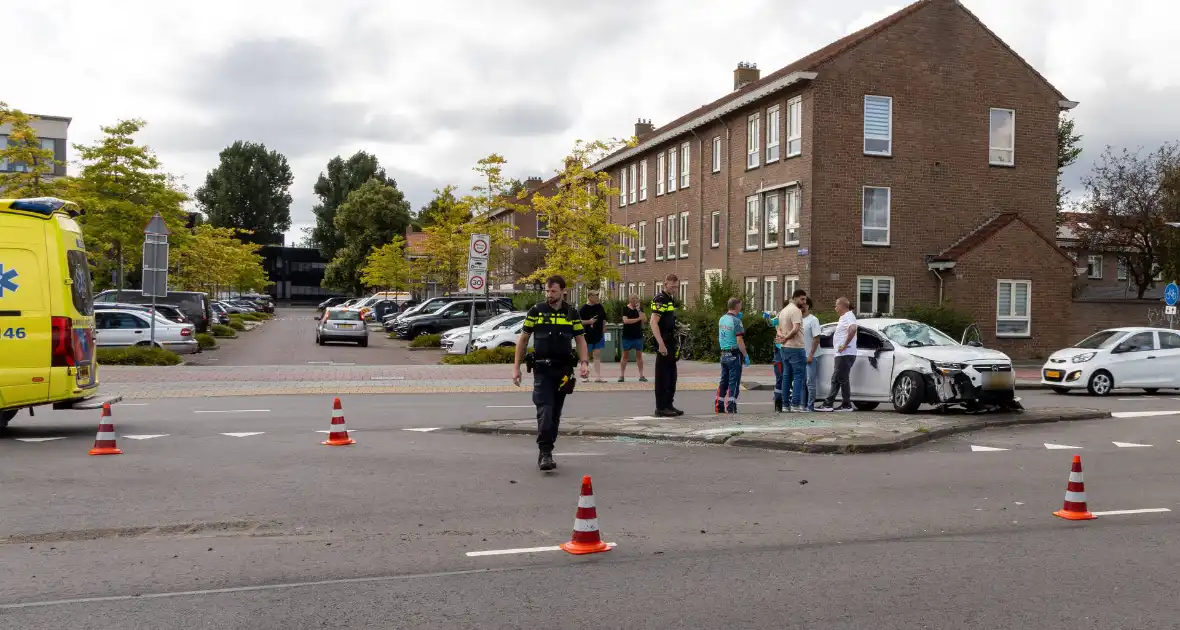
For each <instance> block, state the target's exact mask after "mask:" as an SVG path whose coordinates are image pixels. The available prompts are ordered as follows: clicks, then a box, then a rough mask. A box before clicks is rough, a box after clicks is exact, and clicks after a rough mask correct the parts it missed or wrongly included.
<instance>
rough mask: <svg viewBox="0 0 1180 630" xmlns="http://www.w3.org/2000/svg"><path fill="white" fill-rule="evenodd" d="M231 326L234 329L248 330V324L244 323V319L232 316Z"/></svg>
mask: <svg viewBox="0 0 1180 630" xmlns="http://www.w3.org/2000/svg"><path fill="white" fill-rule="evenodd" d="M229 327H230V328H232V329H234V330H246V325H245V324H243V323H242V320H240V319H233V318H232V317H231V318H230V320H229Z"/></svg>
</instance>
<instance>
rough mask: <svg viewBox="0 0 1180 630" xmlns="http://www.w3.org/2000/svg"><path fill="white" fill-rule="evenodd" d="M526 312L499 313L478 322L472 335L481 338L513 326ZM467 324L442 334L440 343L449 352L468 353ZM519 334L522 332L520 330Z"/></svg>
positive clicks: (520, 320) (521, 320)
mask: <svg viewBox="0 0 1180 630" xmlns="http://www.w3.org/2000/svg"><path fill="white" fill-rule="evenodd" d="M525 315H526V313H525V312H524V311H513V312H511V313H504V314H501V315H497V316H495V317H493V318H491V319H489V320H487V321H485V322H484V323H482V324H476V325H475V330H474V331H473V334H472V336H474V337H475V338H476V339H479V338H480V337H481V336H482V335H484V334H486V333H489V332H492V331H495V330H500V329H502V328H513V327H515V326H516V325H517V324H519V323H521V322H523V321H524V317H525ZM467 331H468V327H467V326H460V327H458V328H452V329H450V330H448V331H446V332H445V333H443V335H442V339H441V340H440V342H439V345H440V346H441V347H442V349H443V350H444V351H446V353H447V354H467V350H468V346H469V345H471V344H470V343H468V341H469V340H468V338H467ZM517 334H520V333H519V332H518V333H517Z"/></svg>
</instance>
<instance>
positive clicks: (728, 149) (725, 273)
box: [710, 116, 744, 279]
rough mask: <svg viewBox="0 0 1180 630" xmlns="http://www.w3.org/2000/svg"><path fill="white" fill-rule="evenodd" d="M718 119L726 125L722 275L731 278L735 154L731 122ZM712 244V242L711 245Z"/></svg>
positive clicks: (723, 162)
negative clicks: (732, 168)
mask: <svg viewBox="0 0 1180 630" xmlns="http://www.w3.org/2000/svg"><path fill="white" fill-rule="evenodd" d="M717 120H718V121H719V122H720V123H721V124H722V126H724V127H725V159H724V160H723V161H722V164H723V165H724V166H723V167H722V170H721V172H722V173H723V174H724V176H725V217H724V218H725V229H723V230H721V240H722V241H723V242H724V243H725V249H724V256H725V261H724V262H723V263H722V267H721V269H722V271H721V273H722V276H721V277H722V278H724V279H728V278H729V221H730V214H731V211H730V205H731V200H730V198H729V194H730V191H729V181H730V180H731V179H732V177H731V176H730V164H729V160H730V157H731V156H732V155H733V153H732V151H731V149H732V147H730V146H729V143H730V133H729V123H727V122H725V119H724V118H722V117H720V116H718V117H717ZM743 212H744V209H743ZM711 245H712V243H710V246H711Z"/></svg>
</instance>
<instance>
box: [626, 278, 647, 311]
mask: <svg viewBox="0 0 1180 630" xmlns="http://www.w3.org/2000/svg"><path fill="white" fill-rule="evenodd" d="M644 293H647V283H646V282H640V283H639V284H638V285H637V286H636V288H635V293H634V295H638V296H639V297H643V294H644ZM630 297H631V296H630V295H628V296H627V298H628V299H629V298H630ZM641 308H642V307H641Z"/></svg>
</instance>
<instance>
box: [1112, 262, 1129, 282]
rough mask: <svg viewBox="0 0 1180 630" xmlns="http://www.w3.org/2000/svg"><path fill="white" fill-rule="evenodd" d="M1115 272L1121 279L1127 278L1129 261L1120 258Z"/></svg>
mask: <svg viewBox="0 0 1180 630" xmlns="http://www.w3.org/2000/svg"><path fill="white" fill-rule="evenodd" d="M1115 274H1116V275H1117V276H1118V279H1119V280H1126V279H1127V261H1126V260H1123V259H1122V258H1119V259H1118V261H1117V263H1116V268H1115Z"/></svg>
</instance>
